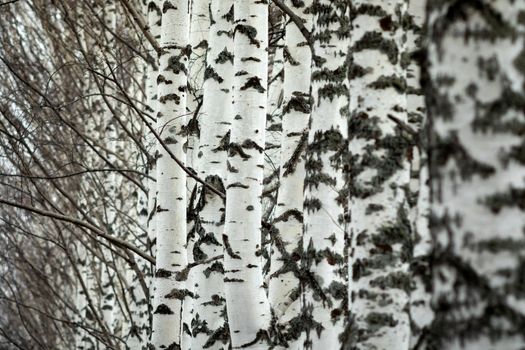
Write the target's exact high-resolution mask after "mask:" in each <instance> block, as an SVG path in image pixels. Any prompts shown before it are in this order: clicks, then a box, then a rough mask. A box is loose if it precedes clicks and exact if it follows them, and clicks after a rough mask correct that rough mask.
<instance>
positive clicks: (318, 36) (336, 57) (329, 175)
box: [301, 1, 350, 349]
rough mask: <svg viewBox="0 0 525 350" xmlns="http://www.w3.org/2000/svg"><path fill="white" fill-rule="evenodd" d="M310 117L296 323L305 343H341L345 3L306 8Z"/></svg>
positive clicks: (344, 305)
mask: <svg viewBox="0 0 525 350" xmlns="http://www.w3.org/2000/svg"><path fill="white" fill-rule="evenodd" d="M313 13H314V16H315V17H314V22H313V32H312V38H314V39H315V41H314V49H315V54H316V57H315V58H314V61H313V63H314V64H313V65H312V74H311V81H312V101H313V105H312V114H311V118H310V129H309V131H308V141H307V148H306V160H305V169H306V174H305V179H304V204H303V205H304V239H303V256H302V261H301V264H302V269H303V271H304V273H305V275H304V276H302V277H303V278H302V279H303V286H302V288H303V296H302V297H303V305H302V313H303V315H302V322H304V325H303V327H306V340H305V343H304V348H307V349H317V348H319V347H323V348H326V349H344V348H346V347H347V346H348V343H347V338H346V334H347V331H346V329H345V328H346V327H347V325H348V321H349V319H348V298H347V293H346V292H347V289H348V284H347V279H348V274H347V270H346V263H347V257H346V254H345V248H346V240H347V221H348V213H347V202H346V193H345V164H346V162H347V160H346V159H345V158H346V155H347V153H348V152H347V148H348V145H347V141H346V139H347V118H348V78H347V71H348V57H347V51H348V44H349V38H348V34H349V28H348V25H349V20H350V18H349V6H348V4H347V2H346V1H318V2H315V4H314V7H313Z"/></svg>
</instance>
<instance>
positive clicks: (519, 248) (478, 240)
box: [425, 0, 525, 350]
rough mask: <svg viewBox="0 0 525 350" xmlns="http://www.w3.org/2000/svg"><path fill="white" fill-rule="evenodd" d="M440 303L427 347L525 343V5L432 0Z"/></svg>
mask: <svg viewBox="0 0 525 350" xmlns="http://www.w3.org/2000/svg"><path fill="white" fill-rule="evenodd" d="M427 9H428V17H427V18H428V23H427V29H428V31H429V38H430V43H429V48H428V52H427V55H428V67H429V69H428V71H427V75H426V76H425V79H426V80H425V89H426V90H425V91H426V95H427V106H428V111H429V116H430V117H431V132H432V134H431V146H430V147H429V150H430V151H431V152H430V157H431V158H430V159H431V163H430V164H431V190H432V192H431V209H432V216H431V232H432V236H433V239H434V241H435V247H434V252H433V256H432V261H433V287H434V296H433V297H434V299H433V305H434V308H435V312H436V316H435V318H434V321H433V323H432V325H431V327H430V332H429V337H428V339H427V342H426V344H429V345H426V346H428V347H430V346H432V347H434V348H446V349H451V350H453V349H518V348H520V347H522V346H523V344H524V343H525V328H524V323H523V320H524V319H525V318H524V317H525V300H524V299H525V298H524V295H523V290H524V284H523V281H524V279H523V276H524V271H525V259H524V254H523V247H524V244H525V240H524V236H523V233H524V231H523V228H524V227H525V215H524V208H525V206H524V199H525V195H524V194H525V182H524V181H525V180H524V179H525V158H524V154H525V153H524V150H525V143H524V138H523V127H524V126H525V124H524V118H523V109H524V107H525V94H524V89H523V87H524V83H525V24H524V21H523V14H524V13H525V3H523V2H521V1H520V2H518V1H510V0H497V1H490V2H450V1H446V2H429V3H428V8H427Z"/></svg>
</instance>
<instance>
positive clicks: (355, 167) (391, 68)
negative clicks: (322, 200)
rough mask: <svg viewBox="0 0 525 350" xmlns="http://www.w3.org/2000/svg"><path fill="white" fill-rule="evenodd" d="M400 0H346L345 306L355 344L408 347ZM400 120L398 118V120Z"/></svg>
mask: <svg viewBox="0 0 525 350" xmlns="http://www.w3.org/2000/svg"><path fill="white" fill-rule="evenodd" d="M406 10H407V2H406V1H405V0H396V1H390V2H384V1H380V0H377V1H361V0H356V1H354V2H353V8H352V31H351V35H350V36H351V39H352V44H351V53H352V66H351V67H350V76H351V84H350V91H351V94H350V95H351V101H350V110H351V119H350V127H349V132H350V135H351V137H350V142H349V147H350V153H351V155H350V157H351V159H352V162H351V164H350V173H351V176H350V181H351V183H350V206H351V231H350V232H351V233H350V234H351V251H350V262H349V273H350V276H351V278H352V280H351V283H350V296H351V302H350V310H351V312H352V315H353V318H354V319H355V326H356V327H357V339H356V345H355V348H356V349H376V350H382V349H383V350H386V349H391V348H392V346H393V344H395V347H396V348H397V349H407V348H408V346H409V339H410V324H409V317H408V312H407V310H408V303H409V292H410V288H409V287H410V275H409V270H408V268H409V262H410V255H411V240H412V237H411V224H410V221H409V217H408V211H409V208H408V203H407V197H406V191H407V190H408V186H409V182H410V163H409V159H408V158H409V151H410V150H411V142H412V141H411V139H410V136H411V135H407V134H406V132H405V131H404V130H403V129H402V127H401V126H400V125H398V124H397V123H396V122H395V121H398V122H400V123H404V124H406V123H407V97H406V72H405V68H404V64H403V60H402V53H403V51H404V40H405V31H404V27H403V25H402V24H403V19H404V16H405V14H406ZM404 124H401V125H404Z"/></svg>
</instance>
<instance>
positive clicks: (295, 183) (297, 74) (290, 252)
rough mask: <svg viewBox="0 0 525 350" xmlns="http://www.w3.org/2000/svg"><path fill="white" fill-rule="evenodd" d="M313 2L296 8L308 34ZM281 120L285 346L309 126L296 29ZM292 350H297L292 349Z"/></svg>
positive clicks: (276, 309) (291, 27)
mask: <svg viewBox="0 0 525 350" xmlns="http://www.w3.org/2000/svg"><path fill="white" fill-rule="evenodd" d="M312 3H313V2H312V1H310V0H309V1H304V2H300V3H292V6H293V7H292V9H293V10H294V12H295V13H297V14H301V18H302V19H303V22H304V25H305V27H306V29H307V30H309V31H311V29H312V22H313V21H312V15H311V14H310V11H311V5H312ZM285 31H286V34H285V50H286V52H287V55H288V57H287V59H286V61H285V64H284V86H283V88H284V91H283V94H284V96H283V99H284V102H283V106H284V107H283V117H282V133H281V147H280V148H281V157H280V162H279V164H280V172H279V192H278V194H277V206H276V208H275V214H274V216H275V219H274V225H275V229H276V232H274V233H273V237H272V246H271V248H272V252H271V263H270V267H271V270H270V281H269V290H268V298H269V300H270V305H271V306H272V311H273V315H274V317H275V318H276V325H277V329H278V330H279V332H280V333H282V336H281V339H283V343H284V344H283V345H286V344H287V343H294V342H295V341H297V338H299V335H300V334H294V331H296V329H295V328H294V326H293V323H294V320H297V317H298V316H300V310H301V298H300V280H299V278H300V273H299V266H298V260H299V257H300V252H301V242H302V238H303V189H304V177H305V168H304V160H303V157H304V150H305V148H306V147H305V146H306V137H307V135H308V122H309V120H310V111H311V103H310V77H311V58H312V54H311V50H310V47H309V46H308V44H307V42H306V39H305V38H304V36H303V34H302V33H301V32H300V31H299V29H298V28H297V26H296V25H295V23H293V22H291V21H290V22H288V23H287V24H286V26H285ZM292 348H294V347H293V346H292Z"/></svg>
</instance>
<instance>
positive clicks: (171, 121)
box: [152, 0, 191, 349]
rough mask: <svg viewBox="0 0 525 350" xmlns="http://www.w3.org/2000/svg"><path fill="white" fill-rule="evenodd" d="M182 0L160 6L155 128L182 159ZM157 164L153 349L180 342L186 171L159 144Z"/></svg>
mask: <svg viewBox="0 0 525 350" xmlns="http://www.w3.org/2000/svg"><path fill="white" fill-rule="evenodd" d="M187 5H188V4H187V2H185V1H182V2H173V1H170V0H165V1H164V2H163V5H162V9H161V11H162V25H161V43H160V45H161V48H162V52H161V55H160V67H159V72H160V73H159V76H158V78H157V83H158V96H159V103H160V107H159V114H158V120H157V129H158V130H159V133H160V135H161V138H162V142H163V143H164V145H166V146H167V147H169V148H170V150H171V151H172V152H173V154H174V155H175V156H176V157H177V158H178V159H179V160H181V161H182V162H183V163H184V162H185V159H186V154H185V150H184V143H185V142H186V137H185V136H184V135H183V129H184V126H185V125H186V116H185V115H186V108H185V105H186V92H187V91H186V90H187V81H186V74H187V62H188V55H189V52H188V50H187V48H186V47H187V45H188V25H189V17H188V7H187ZM159 150H160V151H159V159H158V164H157V165H158V167H157V191H158V197H157V214H156V215H157V242H156V243H157V248H156V267H155V268H156V271H155V276H154V285H155V290H154V298H155V301H154V310H155V311H154V314H153V330H152V332H153V334H152V344H153V347H154V348H155V349H163V348H170V347H172V348H178V347H180V346H181V331H182V322H181V317H182V310H183V304H184V301H185V300H186V298H188V297H191V295H190V293H188V291H187V290H186V289H185V281H183V280H181V276H180V272H181V271H182V270H183V269H184V268H185V267H186V265H187V254H186V234H187V225H186V205H187V200H186V173H185V172H184V171H183V170H182V168H181V167H180V166H178V165H177V164H176V163H175V162H174V161H173V160H172V159H171V158H170V156H169V155H168V153H167V152H166V150H165V149H164V148H163V147H161V146H159Z"/></svg>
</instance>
